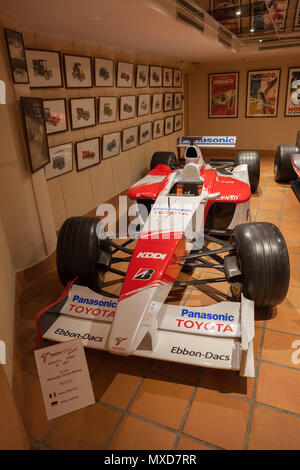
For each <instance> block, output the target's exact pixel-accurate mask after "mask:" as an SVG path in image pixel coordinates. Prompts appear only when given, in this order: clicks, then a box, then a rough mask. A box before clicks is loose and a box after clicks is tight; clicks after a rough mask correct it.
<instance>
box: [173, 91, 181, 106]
mask: <svg viewBox="0 0 300 470" xmlns="http://www.w3.org/2000/svg"><path fill="white" fill-rule="evenodd" d="M181 108H182V93H181V91H179V92H178V93H174V102H173V109H174V111H177V110H179V109H181Z"/></svg>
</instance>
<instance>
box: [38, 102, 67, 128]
mask: <svg viewBox="0 0 300 470" xmlns="http://www.w3.org/2000/svg"><path fill="white" fill-rule="evenodd" d="M43 105H44V116H45V123H46V132H47V135H50V134H58V133H59V132H65V131H67V130H68V118H67V105H66V99H65V98H56V99H55V98H53V99H52V98H51V99H47V100H43Z"/></svg>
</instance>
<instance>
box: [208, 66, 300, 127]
mask: <svg viewBox="0 0 300 470" xmlns="http://www.w3.org/2000/svg"><path fill="white" fill-rule="evenodd" d="M280 73H281V70H280V69H269V70H250V71H248V78H247V93H246V113H245V115H246V117H277V110H278V100H279V85H280ZM238 95H239V72H229V73H212V74H209V100H208V101H209V103H208V108H209V109H208V116H209V117H210V118H236V117H238ZM285 116H286V117H293V116H298V117H299V116H300V67H293V68H292V67H291V68H289V72H288V80H287V88H286V102H285Z"/></svg>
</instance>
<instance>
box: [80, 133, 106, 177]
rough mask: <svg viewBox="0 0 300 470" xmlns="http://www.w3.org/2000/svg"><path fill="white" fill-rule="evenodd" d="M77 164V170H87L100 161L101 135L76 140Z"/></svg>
mask: <svg viewBox="0 0 300 470" xmlns="http://www.w3.org/2000/svg"><path fill="white" fill-rule="evenodd" d="M75 148H76V166H77V171H81V170H85V168H89V167H91V166H94V165H98V164H99V163H100V144H99V137H95V138H94V139H87V140H82V141H81V142H76V144H75Z"/></svg>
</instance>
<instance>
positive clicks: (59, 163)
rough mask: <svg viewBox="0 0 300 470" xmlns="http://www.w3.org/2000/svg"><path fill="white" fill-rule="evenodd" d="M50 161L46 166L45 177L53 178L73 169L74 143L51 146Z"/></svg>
mask: <svg viewBox="0 0 300 470" xmlns="http://www.w3.org/2000/svg"><path fill="white" fill-rule="evenodd" d="M49 154H50V163H49V164H48V165H46V166H45V178H46V180H51V179H52V178H56V177H57V176H61V175H64V174H65V173H69V172H70V171H73V144H72V142H69V143H67V144H63V145H57V146H56V147H51V148H49Z"/></svg>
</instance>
